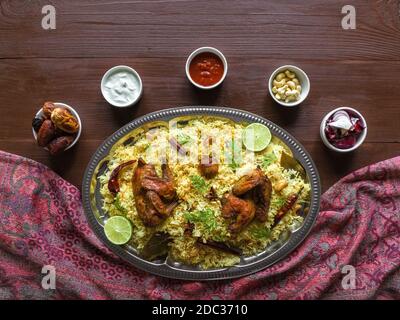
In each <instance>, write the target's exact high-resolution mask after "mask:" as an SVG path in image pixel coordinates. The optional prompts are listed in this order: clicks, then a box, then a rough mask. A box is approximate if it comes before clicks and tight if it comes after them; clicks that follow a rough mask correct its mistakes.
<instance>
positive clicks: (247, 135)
mask: <svg viewBox="0 0 400 320" xmlns="http://www.w3.org/2000/svg"><path fill="white" fill-rule="evenodd" d="M271 139H272V135H271V131H270V130H269V129H268V127H266V126H264V125H263V124H261V123H252V124H250V125H248V126H247V127H246V128H245V129H244V131H243V144H244V146H245V147H246V148H247V149H248V150H250V151H254V152H259V151H262V150H264V149H265V148H266V147H267V146H268V145H269V143H270V142H271Z"/></svg>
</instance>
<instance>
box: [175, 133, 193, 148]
mask: <svg viewBox="0 0 400 320" xmlns="http://www.w3.org/2000/svg"><path fill="white" fill-rule="evenodd" d="M191 140H192V138H191V137H190V136H188V135H187V134H185V133H179V134H178V136H177V137H176V141H178V143H179V144H180V145H184V144H186V143H188V142H190V141H191Z"/></svg>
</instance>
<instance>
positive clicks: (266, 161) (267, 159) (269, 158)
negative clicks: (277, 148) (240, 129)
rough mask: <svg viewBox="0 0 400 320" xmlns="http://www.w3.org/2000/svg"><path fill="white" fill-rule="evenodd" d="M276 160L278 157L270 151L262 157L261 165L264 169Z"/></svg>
mask: <svg viewBox="0 0 400 320" xmlns="http://www.w3.org/2000/svg"><path fill="white" fill-rule="evenodd" d="M276 160H277V158H276V155H275V154H274V153H268V154H266V155H264V156H263V157H262V159H261V166H262V167H263V169H267V168H268V167H269V166H270V165H271V164H272V163H273V162H275V161H276Z"/></svg>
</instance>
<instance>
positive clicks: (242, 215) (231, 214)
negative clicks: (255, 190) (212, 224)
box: [221, 193, 256, 233]
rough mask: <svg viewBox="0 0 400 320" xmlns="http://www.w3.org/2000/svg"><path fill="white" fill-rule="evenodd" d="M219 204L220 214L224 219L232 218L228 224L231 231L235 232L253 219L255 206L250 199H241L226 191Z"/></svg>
mask: <svg viewBox="0 0 400 320" xmlns="http://www.w3.org/2000/svg"><path fill="white" fill-rule="evenodd" d="M221 204H222V216H223V217H224V218H225V219H230V218H234V221H233V222H232V223H231V224H230V225H229V231H231V232H233V233H237V232H238V231H240V230H241V229H242V228H243V227H245V226H246V225H248V224H249V223H250V222H251V221H252V220H253V219H254V215H255V212H256V208H255V205H254V201H253V200H252V199H241V198H239V197H237V196H235V195H233V194H232V193H226V194H225V195H224V196H223V198H222V200H221Z"/></svg>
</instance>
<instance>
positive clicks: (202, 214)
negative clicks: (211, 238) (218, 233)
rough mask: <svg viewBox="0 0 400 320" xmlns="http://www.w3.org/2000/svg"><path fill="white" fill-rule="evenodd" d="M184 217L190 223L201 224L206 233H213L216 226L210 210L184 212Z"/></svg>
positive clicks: (213, 215) (212, 212)
mask: <svg viewBox="0 0 400 320" xmlns="http://www.w3.org/2000/svg"><path fill="white" fill-rule="evenodd" d="M184 217H185V219H186V220H187V221H188V222H190V223H195V224H197V223H198V224H201V225H202V226H203V228H204V229H206V230H207V231H213V230H215V229H216V228H217V226H218V224H217V221H216V220H215V214H214V211H213V210H211V209H210V208H206V209H204V210H197V211H194V212H186V213H185V214H184Z"/></svg>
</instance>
